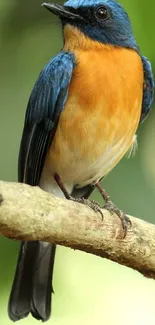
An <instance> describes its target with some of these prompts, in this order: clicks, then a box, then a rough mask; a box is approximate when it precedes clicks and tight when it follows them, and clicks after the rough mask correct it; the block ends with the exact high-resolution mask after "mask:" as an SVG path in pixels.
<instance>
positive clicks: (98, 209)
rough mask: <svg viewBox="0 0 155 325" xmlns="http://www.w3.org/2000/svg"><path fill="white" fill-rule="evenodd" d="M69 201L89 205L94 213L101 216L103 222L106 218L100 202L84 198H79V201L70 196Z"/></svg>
mask: <svg viewBox="0 0 155 325" xmlns="http://www.w3.org/2000/svg"><path fill="white" fill-rule="evenodd" d="M69 199H70V200H72V201H74V202H78V203H81V204H84V205H87V206H88V207H89V208H91V209H92V210H93V211H95V212H99V213H100V214H101V217H102V220H103V217H104V216H103V212H102V207H101V205H100V204H99V203H98V202H96V201H94V200H92V201H90V200H88V199H84V198H78V199H76V198H74V197H72V196H70V198H69Z"/></svg>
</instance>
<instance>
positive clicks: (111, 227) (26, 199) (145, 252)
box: [0, 181, 155, 279]
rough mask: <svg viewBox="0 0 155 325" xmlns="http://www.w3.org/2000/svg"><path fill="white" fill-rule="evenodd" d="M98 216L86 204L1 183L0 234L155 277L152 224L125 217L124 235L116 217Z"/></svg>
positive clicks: (106, 212)
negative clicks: (128, 222)
mask: <svg viewBox="0 0 155 325" xmlns="http://www.w3.org/2000/svg"><path fill="white" fill-rule="evenodd" d="M103 214H104V219H103V220H102V218H101V215H100V214H99V213H95V212H94V211H92V210H91V209H90V208H89V207H87V206H84V205H82V204H80V203H76V202H71V201H68V200H66V199H59V198H56V197H55V196H53V195H51V194H49V193H47V192H44V191H42V190H41V189H40V188H39V187H31V186H29V185H25V184H20V183H8V182H3V181H0V234H2V235H4V236H6V237H9V238H13V239H16V240H28V241H29V240H42V241H46V242H49V243H55V244H59V245H63V246H67V247H71V248H74V249H79V250H81V251H85V252H88V253H91V254H95V255H98V256H101V257H105V258H108V259H110V260H112V261H115V262H117V263H119V264H122V265H125V266H128V267H131V268H133V269H135V270H137V271H139V272H140V273H142V274H143V275H144V276H146V277H149V278H154V279H155V226H154V225H152V224H150V223H148V222H145V221H143V220H140V219H137V218H135V217H132V216H129V217H130V220H131V222H132V227H131V229H129V231H128V233H127V236H126V238H125V239H123V231H122V226H121V222H120V220H119V218H118V217H117V216H116V215H111V214H110V213H109V211H106V210H104V209H103Z"/></svg>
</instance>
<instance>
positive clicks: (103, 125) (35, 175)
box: [8, 0, 154, 321]
mask: <svg viewBox="0 0 155 325" xmlns="http://www.w3.org/2000/svg"><path fill="white" fill-rule="evenodd" d="M43 7H45V8H46V9H48V11H50V12H51V13H53V14H54V15H56V16H58V17H59V19H60V21H61V26H62V31H63V48H62V49H61V51H60V52H59V53H58V54H57V55H56V56H55V57H54V58H52V59H50V61H49V62H48V63H47V64H46V65H45V67H44V68H43V70H42V71H41V73H40V75H39V77H38V79H37V81H36V83H35V85H34V88H33V90H32V93H31V95H30V98H29V101H28V105H27V110H26V115H25V122H24V128H23V134H22V139H21V145H20V151H19V160H18V161H19V162H18V180H19V182H23V183H26V184H29V185H32V186H40V187H41V188H42V189H43V190H44V191H47V192H49V193H53V194H54V195H56V196H58V197H66V198H67V199H73V200H79V202H81V203H82V202H83V203H85V204H87V203H88V202H87V201H89V199H88V198H89V196H90V194H91V193H92V191H93V190H94V188H96V187H97V188H98V190H99V191H100V193H101V194H102V196H103V198H104V199H105V203H107V204H108V203H109V202H110V201H109V196H108V195H107V193H106V192H105V190H104V189H102V187H101V185H100V183H99V182H100V180H101V179H102V178H104V177H105V176H107V175H108V174H109V172H110V171H111V170H112V169H113V168H114V167H115V166H116V165H117V164H118V162H119V161H120V160H121V158H122V157H123V156H125V154H126V153H127V152H128V150H130V149H131V148H133V147H134V145H135V143H136V132H137V129H138V126H139V124H140V123H141V122H143V121H144V120H145V118H146V117H147V116H148V113H149V112H150V109H151V106H152V101H153V96H154V78H153V72H152V67H151V63H150V62H149V60H148V59H147V57H145V56H143V55H142V54H141V52H140V49H139V47H138V45H137V42H136V39H135V37H134V34H133V31H132V26H131V22H130V19H129V16H128V14H127V12H126V11H125V10H124V8H123V7H122V5H121V4H119V3H118V2H117V1H115V0H68V1H67V2H65V3H64V5H62V4H56V3H43ZM89 202H90V201H89ZM90 206H91V207H92V208H94V209H95V208H97V204H96V205H95V204H94V205H93V203H92V205H91V203H90ZM75 217H76V216H75ZM124 220H125V217H124ZM122 222H123V218H122ZM55 250H56V246H55V245H54V244H49V243H45V242H42V241H35V242H22V243H21V249H20V253H19V258H18V263H17V268H16V272H15V277H14V281H13V285H12V289H11V294H10V298H9V303H8V314H9V317H10V319H11V320H12V321H17V320H20V319H22V318H24V317H26V316H27V315H28V314H29V313H31V315H32V316H33V317H34V318H36V319H38V320H42V321H46V320H48V319H49V317H50V314H51V300H52V292H53V286H52V276H53V267H54V257H55Z"/></svg>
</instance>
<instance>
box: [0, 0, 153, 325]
mask: <svg viewBox="0 0 155 325" xmlns="http://www.w3.org/2000/svg"><path fill="white" fill-rule="evenodd" d="M121 3H122V4H123V5H124V6H125V8H126V10H127V11H128V13H129V16H130V17H131V20H132V24H133V29H134V33H135V35H136V38H137V40H138V43H139V46H140V48H141V52H142V53H143V54H145V55H146V56H148V57H149V59H150V60H151V62H152V65H153V67H155V46H154V33H153V30H154V12H155V2H154V1H153V0H150V1H149V5H146V1H144V0H122V1H121ZM61 34H62V33H61V28H60V23H59V22H58V20H57V19H56V18H55V17H53V16H52V15H50V14H49V13H48V12H47V11H46V10H44V9H43V8H42V7H41V3H40V1H39V0H33V1H32V0H27V1H20V0H12V1H9V0H0V48H1V60H0V71H1V74H0V92H1V96H0V148H1V160H0V179H3V180H16V179H17V156H18V150H19V143H20V137H21V132H22V128H23V121H24V113H25V108H26V104H27V100H28V97H29V94H30V91H31V89H32V87H33V85H34V82H35V80H36V78H37V75H38V74H39V72H40V70H41V69H42V67H43V66H44V65H45V63H46V62H47V61H48V60H49V58H50V57H51V56H53V55H55V54H56V53H57V52H58V51H59V50H60V48H61V47H62V37H61ZM154 123H155V114H154V112H153V111H152V113H151V114H150V117H149V118H148V119H147V121H146V122H145V123H144V124H142V125H141V127H140V129H139V131H138V142H139V150H138V152H137V154H136V157H135V158H134V159H130V160H127V159H126V158H124V159H123V160H122V162H121V163H120V164H119V165H118V166H117V167H116V168H115V169H114V171H112V173H111V174H110V175H109V176H108V177H107V178H106V180H105V181H104V187H105V188H106V189H107V191H108V192H109V193H110V194H111V196H112V198H113V200H114V201H115V202H116V203H117V205H118V206H119V207H121V208H122V209H123V210H124V211H127V212H128V213H131V214H133V215H136V216H139V217H141V218H144V219H145V220H149V221H151V222H154V200H155V169H154V165H155V164H154V163H155V147H154V139H155V131H154V130H155V128H154ZM94 197H95V198H96V199H97V200H99V201H102V200H101V198H100V197H99V196H98V194H97V193H95V194H94ZM18 246H19V243H16V242H13V241H11V240H8V239H5V238H0V260H1V263H0V288H1V290H0V292H1V293H0V324H1V325H7V324H11V322H10V321H9V319H8V316H7V300H8V296H9V292H10V288H11V283H12V279H13V275H14V269H15V264H16V259H17V254H18ZM54 288H55V295H54V297H53V315H52V318H51V319H50V320H49V323H51V324H53V325H62V324H63V325H65V324H67V325H70V324H72V325H76V324H78V325H79V324H90V325H91V324H92V325H94V324H96V323H97V324H98V325H100V324H103V323H104V324H108V325H114V324H115V325H128V324H132V325H136V324H141V325H144V324H149V325H153V324H155V282H154V281H152V280H147V279H145V278H143V277H142V276H141V275H140V274H138V273H136V272H134V271H132V270H130V269H127V268H125V267H121V266H119V265H116V264H114V263H112V262H109V261H106V260H103V259H101V258H98V257H95V256H90V255H88V254H85V253H81V252H77V251H76V252H75V251H72V250H70V249H65V248H60V247H59V248H58V250H57V256H56V263H55V272H54ZM21 324H27V325H32V324H37V321H35V320H34V319H32V318H31V316H30V317H29V318H28V319H25V320H22V321H21Z"/></svg>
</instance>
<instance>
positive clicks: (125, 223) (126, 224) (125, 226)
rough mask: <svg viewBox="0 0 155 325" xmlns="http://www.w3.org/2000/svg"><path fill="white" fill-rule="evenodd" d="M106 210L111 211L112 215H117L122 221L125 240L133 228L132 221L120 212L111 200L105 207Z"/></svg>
mask: <svg viewBox="0 0 155 325" xmlns="http://www.w3.org/2000/svg"><path fill="white" fill-rule="evenodd" d="M104 209H106V210H108V211H110V212H111V213H115V214H117V216H118V217H119V219H120V220H121V223H122V228H123V232H124V236H123V238H125V237H126V235H127V232H128V230H129V229H130V228H131V226H132V224H131V220H130V219H129V217H128V216H127V215H126V214H125V213H124V212H123V211H121V210H119V209H118V208H117V206H116V205H115V204H114V203H113V202H112V201H111V200H107V202H106V203H105V205H104Z"/></svg>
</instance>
